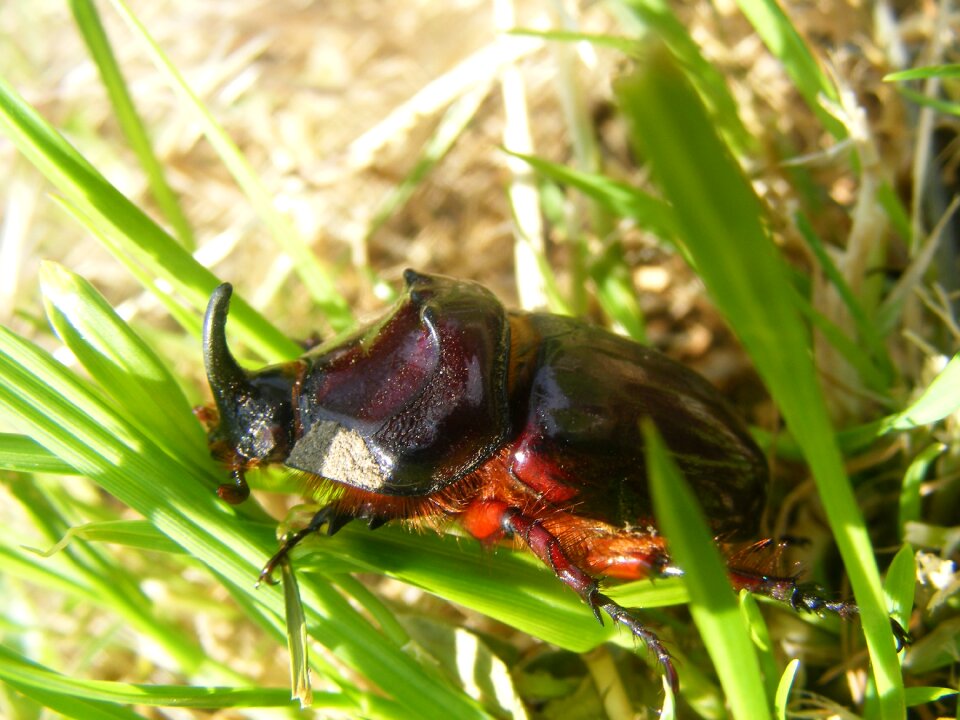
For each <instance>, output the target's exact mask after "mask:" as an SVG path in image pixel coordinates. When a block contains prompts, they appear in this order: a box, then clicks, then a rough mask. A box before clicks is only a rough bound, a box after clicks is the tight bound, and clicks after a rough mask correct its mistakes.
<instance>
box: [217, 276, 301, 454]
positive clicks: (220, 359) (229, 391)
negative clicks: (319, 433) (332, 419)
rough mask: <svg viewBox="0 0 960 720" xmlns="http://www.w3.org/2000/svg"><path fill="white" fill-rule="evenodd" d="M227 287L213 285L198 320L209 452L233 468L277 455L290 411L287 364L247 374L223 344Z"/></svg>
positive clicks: (282, 450) (286, 440) (286, 437)
mask: <svg viewBox="0 0 960 720" xmlns="http://www.w3.org/2000/svg"><path fill="white" fill-rule="evenodd" d="M232 293H233V287H232V286H231V285H230V284H229V283H224V284H223V285H220V286H219V287H218V288H217V289H216V290H214V292H213V295H212V296H211V297H210V304H209V305H208V306H207V314H206V316H205V317H204V321H203V360H204V364H205V365H206V369H207V380H208V381H209V383H210V390H211V392H212V393H213V399H214V401H215V402H216V406H217V413H218V415H219V420H218V422H217V423H216V424H215V425H214V426H213V427H212V428H211V429H210V432H209V436H208V440H209V443H210V448H211V453H212V454H213V456H214V457H215V458H216V459H217V460H220V461H221V462H223V463H225V464H226V465H227V466H228V467H230V468H231V469H233V470H238V469H239V470H242V469H246V468H249V467H253V466H255V465H259V464H263V463H269V462H273V461H275V460H278V459H282V458H283V457H285V456H286V454H287V449H288V447H289V445H290V441H291V440H290V434H291V431H292V430H291V428H292V424H293V423H292V417H293V413H292V410H291V406H290V394H291V387H292V384H293V380H292V377H291V371H290V368H289V366H274V367H268V368H265V369H263V370H260V371H258V372H256V373H248V372H247V371H245V370H244V369H243V368H241V367H240V365H239V364H238V363H237V361H236V360H235V359H234V357H233V354H232V353H231V352H230V348H229V347H227V338H226V332H225V330H226V324H227V311H228V310H229V308H230V296H231V294H232Z"/></svg>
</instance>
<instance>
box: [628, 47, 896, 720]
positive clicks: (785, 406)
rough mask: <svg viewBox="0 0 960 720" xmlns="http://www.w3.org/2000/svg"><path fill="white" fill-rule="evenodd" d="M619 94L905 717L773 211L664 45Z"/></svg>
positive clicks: (857, 518)
mask: <svg viewBox="0 0 960 720" xmlns="http://www.w3.org/2000/svg"><path fill="white" fill-rule="evenodd" d="M619 95H620V99H621V103H622V105H623V109H624V112H625V113H627V115H628V116H629V117H630V119H631V120H632V123H633V133H634V138H635V141H636V142H637V144H638V145H639V146H641V147H642V148H643V149H644V150H645V153H646V156H647V157H648V158H649V160H650V162H651V164H652V166H653V169H654V173H655V175H656V177H657V179H658V181H659V184H660V186H661V188H662V189H663V191H664V195H665V196H666V197H667V198H668V199H669V200H670V201H671V202H672V204H673V206H674V210H675V211H676V216H677V218H678V222H679V224H680V227H681V234H682V237H683V239H684V244H685V245H686V246H687V249H688V252H689V253H690V254H691V256H693V257H694V258H695V259H696V261H697V268H698V271H699V273H700V276H701V278H702V279H703V281H704V284H705V285H706V287H707V289H708V291H709V293H710V295H711V297H712V298H713V300H714V302H715V303H716V304H717V306H718V307H719V308H720V310H721V311H722V312H723V314H724V315H725V317H726V318H727V320H728V321H729V322H730V324H731V326H732V327H733V329H734V330H735V332H736V333H737V335H738V336H739V337H740V340H741V341H742V343H743V345H744V347H745V348H746V349H747V351H748V352H749V353H750V355H751V357H752V359H753V361H754V363H755V365H756V367H757V370H758V372H759V373H760V375H761V377H762V378H763V379H764V381H765V383H766V385H767V387H768V389H769V390H770V393H771V394H772V396H773V397H774V399H775V400H776V401H777V404H778V406H779V407H780V410H781V412H782V414H783V416H784V418H785V419H786V421H787V425H788V426H789V428H790V431H791V432H792V434H793V436H794V437H795V438H796V440H797V442H798V443H799V445H800V446H801V447H802V448H803V450H804V455H805V457H806V459H807V462H808V463H809V464H810V467H811V469H812V471H813V475H814V479H815V481H816V484H817V488H818V490H819V492H820V496H821V498H822V501H823V504H824V508H825V510H826V513H827V517H828V519H829V522H830V526H831V528H832V530H833V532H834V534H835V536H836V539H837V544H838V547H839V549H840V552H841V555H842V557H843V559H844V562H845V564H846V568H847V571H848V573H849V575H850V579H851V582H852V585H853V588H854V592H855V594H856V597H857V600H858V602H859V605H860V610H861V613H862V618H863V625H864V632H865V635H866V638H867V645H868V649H869V651H870V656H871V660H872V665H873V671H874V674H875V677H876V680H877V687H878V691H879V694H880V698H881V710H882V714H883V717H885V718H900V717H902V716H903V713H904V704H903V684H902V679H901V677H900V671H899V664H898V662H897V658H896V655H895V654H894V652H893V638H892V632H891V629H890V623H889V618H888V616H887V613H886V608H885V603H884V600H883V594H882V590H881V587H880V577H879V572H878V571H877V566H876V562H875V560H874V553H873V549H872V547H871V545H870V541H869V537H868V535H867V532H866V528H865V527H864V523H863V518H862V516H861V515H860V512H859V510H858V508H857V506H856V502H855V500H854V497H853V492H852V490H851V488H850V484H849V482H848V480H847V477H846V474H845V473H844V469H843V462H842V458H841V456H840V453H839V451H838V449H837V446H836V443H835V441H834V436H833V431H832V428H831V424H830V421H829V418H828V415H827V410H826V405H825V403H824V401H823V397H822V394H821V390H820V387H819V384H818V382H817V378H816V373H815V370H814V367H813V363H812V361H811V354H810V347H809V343H808V332H807V329H806V327H805V326H804V323H803V322H802V320H801V318H800V316H799V314H798V310H797V305H796V296H795V294H794V290H793V289H792V285H791V283H790V278H789V274H788V273H787V270H786V267H785V265H784V263H783V261H782V259H781V258H780V257H779V255H778V254H777V251H776V248H775V246H774V245H773V243H772V241H771V240H770V238H769V237H768V236H767V234H766V231H765V229H764V212H763V209H762V207H761V206H760V203H759V201H758V200H757V198H756V196H755V195H754V193H753V190H752V188H751V187H750V184H749V183H748V182H747V180H746V178H744V176H743V174H742V172H741V170H740V168H739V167H738V166H737V165H736V163H735V162H734V160H733V158H732V157H731V156H730V154H729V152H728V150H727V149H726V148H725V147H724V145H723V144H722V143H721V141H720V139H719V138H718V137H717V135H716V132H715V130H714V128H713V126H712V124H711V121H710V119H709V117H708V115H707V113H706V111H705V110H704V108H703V107H702V105H701V104H700V103H699V101H698V99H697V96H696V95H695V94H694V93H693V91H692V90H691V88H690V87H689V85H688V84H687V81H686V78H685V77H684V76H683V75H682V74H681V72H680V71H679V70H678V69H677V68H676V65H675V64H674V62H673V61H672V59H670V58H669V56H668V55H667V54H666V53H665V52H663V51H662V50H659V51H656V52H654V53H652V54H651V56H650V58H649V64H648V65H646V66H645V67H644V69H643V71H642V72H638V73H636V74H635V75H633V76H631V77H628V78H625V79H624V81H623V82H622V83H621V84H620V87H619Z"/></svg>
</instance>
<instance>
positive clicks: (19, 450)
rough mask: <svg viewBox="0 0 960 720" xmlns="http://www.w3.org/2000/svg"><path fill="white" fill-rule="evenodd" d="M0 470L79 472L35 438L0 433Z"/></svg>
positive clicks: (65, 473) (55, 473)
mask: <svg viewBox="0 0 960 720" xmlns="http://www.w3.org/2000/svg"><path fill="white" fill-rule="evenodd" d="M0 469H3V470H13V471H14V472H22V473H52V474H54V475H75V474H77V471H76V470H74V469H73V468H72V467H71V466H70V465H68V464H67V463H65V462H63V461H62V460H61V459H60V458H58V457H57V456H56V455H54V454H53V453H51V452H50V451H49V450H47V449H46V448H45V447H43V446H42V445H40V444H39V443H37V441H36V440H34V439H33V438H29V437H27V436H26V435H17V434H16V433H0Z"/></svg>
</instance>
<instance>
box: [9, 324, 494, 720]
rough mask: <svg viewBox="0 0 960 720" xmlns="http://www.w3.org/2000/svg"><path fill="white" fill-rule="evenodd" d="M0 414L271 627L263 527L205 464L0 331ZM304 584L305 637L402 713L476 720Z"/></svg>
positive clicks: (319, 590) (275, 609) (459, 701)
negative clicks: (220, 581) (222, 494)
mask: <svg viewBox="0 0 960 720" xmlns="http://www.w3.org/2000/svg"><path fill="white" fill-rule="evenodd" d="M0 411H4V412H6V413H7V414H8V415H10V416H11V417H15V418H17V419H18V422H19V423H21V427H25V428H26V429H27V430H28V432H29V434H30V435H31V436H32V437H34V438H35V439H36V440H37V441H39V442H40V443H41V444H42V445H44V446H45V447H46V448H47V449H48V450H50V451H51V452H53V453H54V454H56V455H57V456H58V457H60V458H62V459H63V460H64V461H66V462H68V463H70V464H71V465H73V466H74V467H76V468H77V469H78V470H80V471H82V472H83V473H85V474H86V475H88V476H90V477H91V478H93V479H94V480H95V481H96V482H97V483H98V484H99V485H101V486H102V487H103V488H104V489H105V490H106V491H107V492H109V493H110V494H112V495H113V496H115V497H116V498H118V499H119V500H121V501H122V502H124V503H125V504H127V505H128V506H130V507H131V508H133V509H135V510H137V511H138V512H140V513H141V514H142V515H144V517H146V518H147V519H148V520H150V521H151V522H152V523H153V524H154V525H155V526H156V527H157V528H158V529H159V530H160V531H161V532H163V533H164V534H166V535H167V536H168V537H170V538H171V539H172V540H174V541H175V542H176V543H177V544H179V545H180V546H181V547H183V548H184V549H185V550H186V551H187V552H188V553H189V554H190V555H191V556H193V557H195V558H196V559H198V560H199V561H201V562H203V563H204V564H206V565H208V566H209V567H210V568H211V569H213V570H215V571H216V572H217V574H218V575H220V576H222V577H223V578H224V579H225V580H226V581H228V582H230V583H232V584H234V585H236V586H237V587H242V588H245V590H244V592H245V593H247V594H248V595H249V596H250V597H251V599H252V600H253V601H254V602H255V603H257V604H258V605H261V606H262V607H263V608H264V610H265V611H267V613H268V614H269V615H270V616H272V617H273V618H276V619H277V623H278V625H279V618H280V617H281V616H282V612H283V603H282V599H281V598H280V597H279V595H278V594H277V593H273V592H255V591H254V590H253V587H252V580H253V578H255V577H256V574H257V570H258V568H259V565H260V564H261V562H262V560H263V558H265V557H268V556H269V555H270V553H271V551H272V547H273V538H272V534H271V533H270V532H269V531H267V529H266V528H265V527H264V526H263V525H262V524H253V523H249V522H244V521H240V520H238V519H237V517H236V515H235V513H234V511H233V510H232V509H230V508H228V507H225V506H224V505H223V504H222V503H220V502H218V501H217V499H216V496H215V495H214V494H213V492H212V489H211V488H212V487H213V486H215V485H216V484H217V482H218V480H219V478H218V476H217V473H216V472H215V471H214V468H213V466H212V463H210V462H207V463H206V464H205V465H204V466H199V467H198V466H191V465H187V464H184V463H183V462H182V461H181V460H179V459H178V458H174V457H171V456H170V455H168V454H167V453H165V452H164V451H162V450H161V449H160V448H159V447H157V446H156V445H154V444H153V443H152V442H150V440H149V439H148V438H146V437H145V436H144V435H143V434H142V433H141V432H140V431H139V430H138V429H137V428H136V427H135V426H133V425H132V424H130V423H129V422H127V421H126V420H124V418H123V417H122V416H121V415H119V414H118V413H117V412H116V411H115V409H113V408H111V407H110V406H109V405H108V404H107V403H106V402H105V401H104V400H103V399H102V398H101V397H100V396H99V395H98V393H96V392H92V391H91V388H89V387H88V386H86V384H85V383H83V382H81V381H79V380H78V379H77V378H75V377H73V376H72V375H71V374H70V373H68V372H67V371H66V370H65V369H64V368H63V367H62V366H60V365H59V363H56V362H55V361H54V360H53V359H52V358H50V357H49V356H48V355H47V354H46V353H43V352H42V351H40V350H38V349H36V348H34V347H32V346H31V345H29V344H28V343H26V342H24V341H22V340H20V339H19V338H17V337H16V336H14V335H13V334H11V333H10V332H9V331H6V330H4V329H2V328H0ZM183 420H184V422H191V421H192V419H191V418H190V417H187V418H184V419H183ZM304 584H305V585H306V586H307V588H306V590H307V591H306V592H305V593H304V595H305V597H306V598H307V606H308V607H309V608H310V612H309V616H310V628H311V633H312V635H313V636H314V638H315V639H318V640H319V641H320V642H321V643H324V644H326V645H328V646H330V647H335V648H337V654H338V657H339V658H340V660H341V661H342V662H344V663H346V664H347V665H348V666H350V667H353V668H354V669H356V670H357V671H358V672H360V673H361V674H363V675H364V676H366V677H368V678H371V679H373V680H375V682H377V684H378V685H379V686H380V687H381V689H382V690H383V691H384V692H385V693H387V694H389V695H391V696H392V697H393V698H394V699H396V701H397V702H399V703H401V704H402V705H404V706H405V707H406V708H407V710H408V712H410V713H413V714H414V715H416V716H419V717H437V716H439V715H443V714H446V715H447V716H449V715H450V714H453V715H455V716H457V717H477V716H478V715H479V713H478V711H477V708H476V706H475V704H474V703H472V702H469V701H467V700H466V699H465V698H463V697H462V696H461V695H459V694H458V693H456V692H454V691H453V690H451V689H450V688H449V687H447V686H445V685H443V684H439V683H438V681H437V680H436V679H435V678H433V677H431V676H430V675H429V674H425V672H424V670H423V668H421V667H420V666H419V665H417V664H416V663H415V662H414V661H413V660H412V659H410V658H409V657H407V656H406V655H405V654H404V653H403V652H402V650H401V649H400V648H397V647H395V646H393V645H392V644H391V643H389V641H386V640H385V638H384V637H383V636H382V635H381V634H379V633H378V632H376V631H375V630H374V629H373V628H371V627H370V626H369V625H368V624H367V623H366V621H364V620H363V618H362V617H360V616H359V615H358V613H357V612H356V611H354V610H353V608H352V607H351V606H350V604H349V603H348V602H347V601H346V599H344V598H343V597H342V596H340V595H339V594H338V593H337V592H336V591H335V590H333V589H332V588H330V587H329V585H327V584H326V583H321V582H312V583H309V584H308V583H304ZM201 657H202V655H201Z"/></svg>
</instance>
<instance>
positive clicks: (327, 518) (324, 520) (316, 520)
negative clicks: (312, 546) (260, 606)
mask: <svg viewBox="0 0 960 720" xmlns="http://www.w3.org/2000/svg"><path fill="white" fill-rule="evenodd" d="M353 519H354V518H353V516H352V515H348V514H346V513H342V512H340V511H338V510H337V508H336V506H335V505H333V504H330V505H324V506H323V507H322V508H320V509H319V510H318V511H317V512H316V514H315V515H314V516H313V518H311V520H310V523H309V524H308V525H307V526H306V527H305V528H303V529H302V530H297V531H296V532H292V533H287V534H286V535H285V536H284V537H283V540H282V541H281V542H280V549H279V550H277V552H275V553H274V554H273V557H271V558H270V559H269V560H267V564H266V565H264V566H263V570H261V571H260V576H259V577H258V578H257V587H260V583H262V582H265V583H267V585H275V584H276V580H274V579H273V571H274V570H275V569H276V567H277V565H279V564H280V562H281V561H282V560H283V559H284V558H285V557H287V556H288V555H289V554H290V551H291V550H293V548H295V547H296V546H297V545H299V544H300V541H301V540H303V539H304V538H305V537H307V536H308V535H311V534H313V533H315V532H318V531H319V530H320V528H322V527H323V526H324V525H326V526H327V535H333V534H335V533H336V532H337V531H338V530H340V528H342V527H343V526H344V525H346V524H347V523H348V522H350V521H351V520H353Z"/></svg>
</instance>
